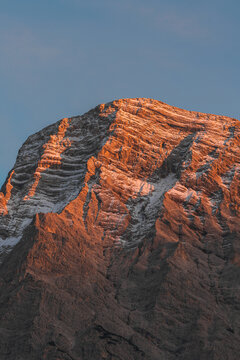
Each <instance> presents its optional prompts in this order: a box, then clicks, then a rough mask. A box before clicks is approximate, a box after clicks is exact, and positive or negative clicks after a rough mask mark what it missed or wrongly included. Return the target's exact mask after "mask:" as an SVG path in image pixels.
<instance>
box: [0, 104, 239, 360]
mask: <svg viewBox="0 0 240 360" xmlns="http://www.w3.org/2000/svg"><path fill="white" fill-rule="evenodd" d="M239 145H240V123H239V121H238V120H236V119H231V118H228V117H224V116H216V115H209V114H203V113H196V112H190V111H186V110H182V109H178V108H175V107H172V106H169V105H167V104H164V103H162V102H160V101H156V100H151V99H123V100H118V101H113V102H111V103H108V104H102V105H99V106H98V107H96V108H95V109H93V110H91V111H89V112H88V113H86V114H84V115H83V116H78V117H73V118H65V119H63V120H61V121H59V122H57V123H56V124H54V125H51V126H49V127H47V128H45V129H43V130H42V131H40V132H39V133H37V134H35V135H33V136H31V137H29V138H28V140H27V141H26V142H25V143H24V145H23V146H22V148H21V149H20V151H19V154H18V157H17V160H16V164H15V165H14V168H13V169H12V170H11V171H10V173H9V177H8V178H7V180H6V183H5V184H4V186H3V188H2V190H1V191H2V192H1V193H0V245H1V250H0V251H1V255H0V256H1V260H2V264H1V266H0V286H1V291H0V303H1V306H0V324H1V326H0V333H1V337H0V358H1V359H3V360H5V359H8V360H12V359H18V360H23V359H24V360H28V359H39V360H40V359H41V360H43V359H49V360H50V359H66V360H69V359H74V360H80V359H81V360H91V359H94V360H95V359H106V360H111V359H122V360H126V359H130V360H131V359H136V360H138V359H149V360H150V359H151V360H159V359H161V360H162V359H163V360H164V359H167V360H168V359H169V360H172V359H184V360H188V359H189V360H190V359H191V360H192V359H196V360H197V359H206V360H211V359H212V360H215V359H224V360H225V359H231V360H234V359H236V360H237V359H238V357H239V355H238V354H239V351H240V345H239V344H240V315H239V310H240V305H239V304H240V222H239V216H240V191H239V179H240V148H239Z"/></svg>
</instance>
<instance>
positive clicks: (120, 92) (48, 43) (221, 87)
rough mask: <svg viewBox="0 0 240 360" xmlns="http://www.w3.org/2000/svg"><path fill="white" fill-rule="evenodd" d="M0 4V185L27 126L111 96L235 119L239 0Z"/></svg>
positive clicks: (4, 0)
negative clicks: (163, 103) (145, 99)
mask: <svg viewBox="0 0 240 360" xmlns="http://www.w3.org/2000/svg"><path fill="white" fill-rule="evenodd" d="M0 3H1V9H0V49H1V52H0V76H1V83H0V96H1V108H0V121H1V132H0V184H1V183H2V182H3V181H4V180H5V178H6V176H7V173H8V171H9V170H10V169H11V168H12V166H13V165H14V162H15V158H16V155H17V151H18V149H19V147H20V146H21V144H22V143H23V142H24V141H25V140H26V138H27V137H28V136H29V135H30V134H32V133H34V132H36V131H37V130H39V129H41V128H43V127H44V126H46V125H48V124H51V123H53V122H55V121H57V120H58V119H60V118H62V117H69V116H73V115H77V114H82V113H84V112H86V111H87V110H89V109H90V108H92V107H94V106H95V105H97V104H99V103H103V102H108V101H111V100H113V99H117V98H126V97H151V98H154V99H158V100H161V101H164V102H167V103H168V104H170V105H175V106H178V107H181V108H185V109H189V110H196V111H202V112H208V113H215V114H223V115H227V116H232V117H235V118H238V119H240V106H239V93H240V92H239V80H240V76H239V75H240V71H239V64H240V45H239V35H240V21H239V14H240V1H239V0H208V1H206V0H202V1H194V0H191V1H190V0H181V1H180V0H163V1H161V0H148V1H146V0H119V1H118V0H86V1H83V0H50V1H49V0H41V1H37V0H21V1H19V0H11V1H10V0H1V1H0Z"/></svg>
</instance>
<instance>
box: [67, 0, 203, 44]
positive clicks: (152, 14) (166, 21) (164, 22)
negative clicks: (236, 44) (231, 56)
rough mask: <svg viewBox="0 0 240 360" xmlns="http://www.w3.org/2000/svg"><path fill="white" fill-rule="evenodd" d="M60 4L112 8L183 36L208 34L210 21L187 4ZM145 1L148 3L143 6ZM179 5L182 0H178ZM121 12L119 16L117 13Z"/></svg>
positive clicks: (138, 0)
mask: <svg viewBox="0 0 240 360" xmlns="http://www.w3.org/2000/svg"><path fill="white" fill-rule="evenodd" d="M60 1H61V2H62V3H66V4H67V3H68V4H69V3H72V4H73V5H77V6H78V5H79V6H85V7H86V6H89V7H90V8H93V7H94V6H96V7H97V8H102V9H106V10H115V11H116V12H118V13H119V16H121V15H122V13H125V14H131V15H132V16H133V17H136V18H138V19H139V21H142V22H143V25H144V26H145V27H146V26H147V27H149V28H152V29H154V30H155V31H158V30H160V31H161V30H162V31H165V32H167V33H172V34H174V35H175V36H177V37H180V38H184V39H191V38H198V39H201V38H206V37H207V36H209V33H210V29H209V24H208V23H207V22H206V21H205V19H204V17H203V16H200V14H199V13H198V12H191V11H190V10H189V11H186V7H182V6H179V5H178V6H170V5H171V4H170V3H169V6H168V5H166V1H161V0H159V1H158V2H155V1H148V2H146V1H145V0H144V1H143V0H101V1H99V0H88V1H83V0H60ZM146 3H147V5H146ZM179 4H181V2H180V1H179ZM120 14H121V15H120Z"/></svg>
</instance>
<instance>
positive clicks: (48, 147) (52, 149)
mask: <svg viewBox="0 0 240 360" xmlns="http://www.w3.org/2000/svg"><path fill="white" fill-rule="evenodd" d="M68 127H69V120H68V119H67V118H64V119H63V120H62V121H61V123H60V125H59V128H58V133H57V135H51V136H50V139H49V141H48V142H47V143H46V144H44V145H43V148H44V153H43V155H42V157H41V160H40V161H39V163H38V167H37V169H36V171H35V173H34V183H33V185H32V187H31V189H30V190H29V193H28V195H26V196H25V197H24V200H29V199H30V198H31V197H33V196H34V194H35V192H36V188H37V186H38V183H39V181H40V179H41V173H42V172H43V171H46V169H48V168H50V167H53V166H56V165H61V154H62V152H63V151H64V150H66V149H67V148H68V147H70V146H71V142H70V141H69V139H68V138H66V139H64V137H65V133H66V131H67V128H68Z"/></svg>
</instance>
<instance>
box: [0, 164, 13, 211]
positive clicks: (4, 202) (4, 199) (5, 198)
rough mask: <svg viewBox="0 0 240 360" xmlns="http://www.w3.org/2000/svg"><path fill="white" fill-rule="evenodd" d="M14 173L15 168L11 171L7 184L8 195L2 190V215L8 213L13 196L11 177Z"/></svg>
mask: <svg viewBox="0 0 240 360" xmlns="http://www.w3.org/2000/svg"><path fill="white" fill-rule="evenodd" d="M13 174H14V170H13V171H12V172H11V174H10V176H9V178H8V181H7V184H6V195H4V194H3V193H2V192H0V215H3V216H4V215H7V214H8V208H7V204H8V202H9V200H10V198H11V191H12V188H13V186H12V185H11V179H12V176H13Z"/></svg>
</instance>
